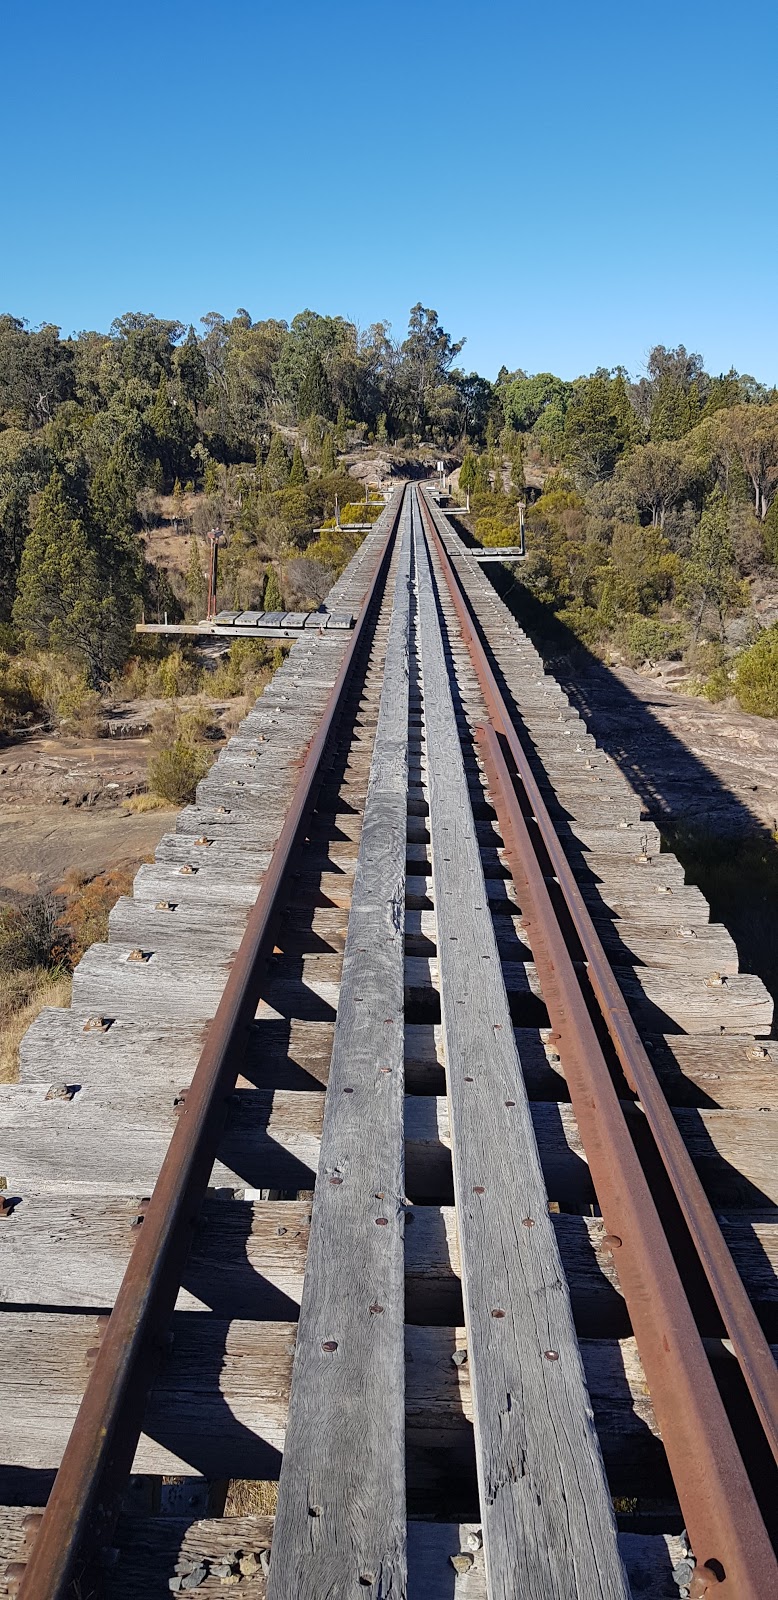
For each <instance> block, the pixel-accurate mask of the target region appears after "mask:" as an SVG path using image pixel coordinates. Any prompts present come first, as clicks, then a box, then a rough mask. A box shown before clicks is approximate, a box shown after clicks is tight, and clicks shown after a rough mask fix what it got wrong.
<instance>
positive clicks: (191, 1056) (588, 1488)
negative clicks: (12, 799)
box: [0, 489, 778, 1600]
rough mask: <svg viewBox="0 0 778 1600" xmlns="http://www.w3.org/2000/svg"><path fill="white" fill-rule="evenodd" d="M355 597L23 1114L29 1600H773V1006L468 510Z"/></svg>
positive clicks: (24, 1555)
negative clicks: (577, 699)
mask: <svg viewBox="0 0 778 1600" xmlns="http://www.w3.org/2000/svg"><path fill="white" fill-rule="evenodd" d="M329 603H330V607H331V608H332V609H337V610H341V611H351V612H353V613H355V614H356V613H358V615H359V621H358V624H357V627H356V628H355V630H354V631H353V633H351V634H349V635H345V634H339V635H337V636H335V635H334V633H333V631H331V630H327V632H322V633H321V634H315V635H312V636H311V637H310V638H305V639H303V640H301V641H300V642H299V643H297V644H295V646H294V647H293V649H292V651H291V653H290V656H289V658H288V660H287V662H286V664H285V666H284V667H283V668H282V669H281V670H280V671H279V672H278V673H277V674H276V676H275V678H274V680H273V682H272V684H271V685H270V686H269V687H268V689H267V690H266V691H265V694H264V695H263V696H262V698H261V699H260V701H259V702H258V703H257V706H256V708H255V709H254V711H253V712H252V713H251V714H250V716H249V717H248V718H247V719H246V721H245V722H244V724H243V725H242V726H241V728H240V729H239V731H238V733H237V735H236V736H235V738H234V739H233V740H231V742H230V744H229V746H228V747H227V749H226V750H225V751H224V752H223V753H222V756H221V757H220V760H219V761H218V763H217V764H216V767H215V768H214V769H213V770H212V772H211V774H210V775H209V777H208V778H207V779H206V780H205V781H204V783H203V784H202V785H201V786H200V790H199V791H198V802H197V805H196V806H194V807H190V808H188V809H187V810H186V811H184V812H183V813H182V815H181V817H180V818H179V821H178V827H177V830H176V832H175V833H174V834H169V835H166V836H165V838H164V839H163V840H162V842H161V844H160V846H159V849H158V852H157V859H156V861H155V862H154V863H153V864H152V865H150V866H148V867H144V868H142V869H141V871H140V873H139V874H138V878H137V879H136V884H135V890H134V896H133V898H132V899H131V900H126V901H120V902H119V904H118V906H117V907H116V908H115V910H114V912H113V913H112V918H111V932H110V938H109V942H108V943H107V944H106V945H104V946H94V947H93V948H92V950H91V951H89V952H88V954H87V956H86V957H85V958H84V960H83V961H82V963H81V965H80V967H79V968H78V970H77V972H76V975H75V981H74V992H73V1005H72V1009H71V1010H70V1011H69V1012H53V1011H52V1012H48V1013H44V1014H43V1016H42V1017H41V1018H40V1019H39V1021H38V1022H37V1023H36V1024H35V1025H34V1027H33V1028H32V1029H31V1031H30V1033H29V1034H28V1036H27V1039H26V1041H25V1043H24V1046H23V1051H22V1070H21V1081H20V1083H19V1084H17V1085H12V1086H8V1087H6V1088H3V1089H2V1090H0V1104H1V1105H2V1117H3V1125H4V1133H3V1150H4V1156H3V1161H2V1168H3V1173H4V1174H5V1175H6V1183H7V1188H6V1189H5V1191H4V1196H5V1198H4V1202H3V1206H2V1210H3V1215H2V1217H0V1281H1V1282H2V1294H3V1307H2V1312H1V1313H0V1315H1V1316H2V1331H3V1376H2V1380H1V1381H0V1383H1V1389H2V1405H1V1406H0V1502H2V1506H1V1507H0V1596H3V1597H4V1596H6V1595H8V1596H11V1595H18V1596H19V1597H20V1600H53V1597H54V1596H65V1595H68V1594H75V1595H78V1596H79V1597H80V1600H86V1597H87V1596H89V1595H91V1594H98V1593H101V1592H102V1593H103V1594H106V1595H109V1596H115V1597H117V1600H125V1597H131V1596H143V1597H144V1600H145V1597H147V1596H149V1597H153V1596H157V1595H160V1596H161V1595H166V1594H169V1593H171V1592H174V1593H176V1592H189V1591H195V1592H196V1593H197V1594H198V1595H199V1596H202V1597H203V1600H206V1597H207V1600H210V1597H211V1596H214V1595H217V1594H219V1595H222V1594H224V1593H226V1592H227V1591H228V1590H229V1589H233V1588H234V1589H235V1591H236V1592H237V1593H238V1594H239V1595H241V1596H246V1597H248V1600H260V1597H261V1600H297V1597H298V1596H300V1597H306V1600H324V1597H328V1596H333V1597H334V1596H343V1597H349V1600H351V1597H357V1596H359V1595H363V1594H364V1595H372V1596H374V1597H378V1596H380V1597H382V1600H386V1597H389V1596H391V1597H392V1600H399V1597H403V1596H405V1595H406V1594H407V1595H409V1596H410V1597H411V1600H418V1597H420V1596H422V1595H424V1596H425V1600H426V1597H430V1600H444V1597H445V1600H449V1597H455V1600H476V1597H477V1600H485V1597H487V1596H488V1597H489V1600H502V1597H509V1596H510V1597H513V1596H516V1597H518V1596H522V1597H524V1596H527V1597H529V1596H532V1597H533V1600H540V1597H542V1600H562V1597H564V1600H573V1597H578V1600H599V1597H603V1600H604V1597H607V1600H617V1597H619V1600H621V1597H627V1596H630V1595H631V1596H633V1597H634V1600H660V1597H673V1596H679V1595H684V1594H687V1593H688V1594H690V1595H691V1596H693V1597H695V1596H696V1597H699V1596H701V1595H704V1594H711V1595H713V1594H716V1595H721V1597H722V1600H756V1597H757V1596H759V1600H765V1597H767V1596H770V1595H772V1594H774V1593H776V1594H778V1567H776V1561H775V1551H774V1541H775V1539H776V1526H775V1508H776V1504H778V1496H776V1493H775V1490H776V1477H775V1456H774V1450H775V1429H776V1413H777V1409H778V1408H777V1405H776V1394H775V1369H774V1361H773V1352H772V1350H771V1346H770V1343H769V1341H770V1340H773V1341H775V1340H776V1339H778V1290H777V1288H776V1272H775V1268H776V1262H777V1261H778V1209H777V1208H778V1160H776V1144H775V1122H776V1117H775V1110H776V1093H775V1084H776V1076H775V1062H776V1059H778V1046H776V1045H775V1044H774V1043H773V1042H771V1040H770V1037H769V1035H770V1032H771V1025H772V1005H771V1002H770V999H769V996H768V995H767V994H766V992H765V991H764V989H763V987H762V985H761V984H760V983H759V981H758V980H757V979H755V978H752V977H749V976H748V975H743V974H740V973H739V972H738V964H737V955H736V951H735V947H734V945H733V943H732V941H731V939H730V938H729V936H728V934H727V933H726V931H725V930H724V929H722V928H719V927H715V926H713V925H711V923H710V921H709V913H708V908H707V905H706V904H705V902H704V900H703V898H702V896H701V895H700V894H699V891H697V890H696V889H692V888H690V887H688V886H686V885H685V884H684V880H683V874H682V871H681V869H680V867H679V864H678V862H677V861H676V860H675V858H674V857H673V856H671V855H668V854H666V853H664V852H660V841H659V836H658V833H657V830H656V828H655V827H654V825H653V824H652V823H651V822H649V821H646V820H645V818H643V816H642V814H641V808H640V804H639V802H638V800H637V798H636V797H635V795H634V794H633V792H632V791H631V790H630V789H629V787H628V785H627V784H626V782H625V781H624V780H623V779H622V778H621V776H620V774H619V772H618V770H617V769H616V767H615V766H614V765H613V763H612V762H610V761H609V760H607V759H606V758H605V757H604V756H603V755H602V754H601V753H600V752H599V751H598V749H597V747H596V743H595V740H594V738H593V737H592V736H591V735H590V734H589V733H588V732H587V730H586V728H585V726H584V724H583V722H582V721H581V719H580V718H579V717H578V716H577V714H576V713H575V712H574V711H573V710H572V709H571V707H570V705H569V703H568V701H567V698H566V696H565V695H564V694H563V693H562V692H561V691H560V689H559V688H558V686H557V685H556V684H555V682H554V681H553V679H551V678H550V677H549V676H548V675H547V674H545V672H544V670H543V665H542V662H541V661H540V658H539V657H538V656H537V653H536V652H535V651H534V649H533V647H532V646H531V644H530V642H529V641H528V640H527V638H526V636H524V635H523V634H522V632H521V630H520V629H519V628H518V627H517V625H516V623H515V621H514V620H513V618H512V617H511V616H510V614H509V613H508V612H507V610H506V609H505V607H504V606H503V604H502V602H501V601H500V600H499V599H498V598H497V596H496V594H495V592H494V590H493V589H492V587H491V585H490V584H489V582H488V579H487V578H486V577H485V576H484V575H483V574H482V573H481V572H480V571H479V569H478V566H477V563H476V562H475V561H474V560H473V559H472V558H470V557H469V556H468V554H467V552H466V551H465V550H464V549H463V547H462V546H461V545H460V543H459V541H458V540H457V539H456V538H455V536H454V535H453V534H452V532H451V531H450V529H449V526H448V524H447V522H446V519H445V517H443V516H442V515H441V514H440V512H439V511H438V510H437V508H436V507H435V506H434V504H433V502H432V501H431V499H430V498H429V497H428V496H427V495H426V494H425V493H424V491H423V490H421V491H418V490H415V489H409V490H406V491H405V492H404V493H401V494H398V495H397V496H395V498H394V500H393V502H392V504H391V505H390V506H389V507H388V508H387V510H386V511H385V512H384V513H383V515H382V517H381V519H380V521H379V523H378V524H376V526H375V528H374V530H373V532H372V533H370V534H369V535H368V536H367V538H366V540H365V542H364V544H363V545H362V547H361V550H360V552H359V554H358V557H356V558H355V560H354V562H352V564H351V566H350V568H349V569H347V572H346V573H345V574H344V576H343V578H342V579H341V580H340V583H339V584H338V585H337V586H336V589H335V590H334V591H333V593H332V595H331V596H330V601H329ZM325 1090H326V1092H325ZM109 1313H111V1314H110V1316H109ZM82 1399H83V1404H82V1403H81V1402H82ZM79 1407H80V1409H79ZM74 1424H75V1426H74ZM58 1468H60V1470H59V1473H58V1475H57V1476H56V1477H55V1474H57V1469H58ZM276 1484H277V1486H278V1487H277V1492H276V1489H275V1487H274V1486H275V1485H276ZM47 1501H48V1505H47V1509H46V1511H45V1514H44V1515H42V1510H43V1507H44V1505H46V1503H47ZM3 1567H4V1572H3Z"/></svg>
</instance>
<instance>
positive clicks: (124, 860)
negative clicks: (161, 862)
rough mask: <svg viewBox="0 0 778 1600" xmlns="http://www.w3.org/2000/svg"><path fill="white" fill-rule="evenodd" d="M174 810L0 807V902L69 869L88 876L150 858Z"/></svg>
mask: <svg viewBox="0 0 778 1600" xmlns="http://www.w3.org/2000/svg"><path fill="white" fill-rule="evenodd" d="M175 814H176V813H175V810H174V809H173V808H170V809H168V808H165V810H160V811H147V812H144V813H142V814H141V815H140V816H132V815H129V814H127V813H126V812H124V811H122V810H120V809H119V808H118V807H117V808H116V809H115V810H110V811H107V810H106V811H98V810H94V809H90V810H84V809H79V810H75V809H74V810H70V809H69V808H68V809H65V808H62V809H55V808H54V807H52V806H36V805H31V804H29V803H26V804H24V805H20V806H10V805H0V901H1V900H4V899H5V900H8V899H15V898H17V896H23V895H28V894H35V893H37V892H39V891H42V892H45V891H46V890H49V889H54V888H56V886H57V884H59V883H61V881H62V879H63V877H64V876H65V873H66V872H69V871H70V870H71V868H76V869H78V871H80V872H84V873H87V874H88V875H89V876H90V877H92V876H94V874H96V873H98V872H104V871H105V869H106V868H107V867H116V866H124V865H125V864H128V865H134V864H135V863H136V862H140V861H143V860H144V859H145V858H146V857H153V855H154V850H155V847H156V845H157V843H158V841H159V839H161V837H162V834H163V833H165V832H166V831H167V830H168V829H169V828H170V827H171V826H172V824H173V818H174V817H175Z"/></svg>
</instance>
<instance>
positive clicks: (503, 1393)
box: [414, 513, 628, 1600]
mask: <svg viewBox="0 0 778 1600" xmlns="http://www.w3.org/2000/svg"><path fill="white" fill-rule="evenodd" d="M414 522H415V526H414V551H415V557H416V572H417V581H418V605H419V637H420V646H421V665H422V673H421V690H422V695H423V702H424V723H425V729H426V738H427V757H428V773H429V828H430V840H431V855H432V877H433V895H434V902H435V913H436V917H437V939H438V960H439V964H440V983H441V1013H442V1029H443V1045H444V1056H445V1065H446V1083H447V1089H448V1100H449V1108H450V1124H451V1144H452V1154H453V1174H454V1194H455V1199H456V1207H457V1217H458V1224H459V1249H460V1260H461V1271H462V1292H463V1297H464V1305H465V1318H466V1323H467V1340H468V1344H467V1350H468V1364H469V1367H470V1376H471V1383H472V1387H473V1403H474V1412H475V1431H476V1459H477V1465H478V1482H479V1488H480V1498H481V1515H482V1517H483V1529H484V1548H485V1557H486V1571H487V1577H488V1589H489V1595H490V1597H492V1600H498V1596H499V1597H504V1600H510V1597H515V1600H519V1597H528V1596H530V1595H532V1596H535V1595H537V1596H547V1595H552V1594H553V1595H554V1596H557V1595H558V1596H560V1597H562V1596H565V1597H569V1600H575V1597H576V1596H581V1595H586V1596H591V1597H592V1600H594V1597H595V1596H602V1597H603V1600H605V1597H606V1596H607V1597H608V1600H616V1597H626V1596H627V1595H628V1587H627V1581H626V1577H625V1574H624V1569H623V1565H622V1562H621V1558H620V1556H619V1553H618V1546H617V1541H616V1524H615V1518H614V1515H613V1507H612V1504H611V1501H610V1497H609V1493H608V1486H607V1483H606V1479H605V1472H604V1468H603V1462H602V1455H601V1451H600V1444H599V1441H598V1438H597V1433H596V1430H595V1427H594V1419H593V1413H592V1409H591V1403H590V1400H589V1396H588V1393H587V1389H586V1380H585V1376H584V1371H583V1366H582V1362H581V1355H580V1349H579V1344H578V1339H577V1337H576V1332H575V1326H574V1321H573V1313H572V1308H571V1305H570V1299H569V1294H568V1291H567V1286H566V1284H565V1280H564V1274H563V1271H562V1265H561V1261H560V1259H559V1251H558V1248H557V1243H556V1238H555V1235H554V1229H553V1224H552V1223H551V1220H550V1217H549V1214H548V1198H547V1190H546V1184H545V1182H544V1178H543V1173H542V1170H541V1163H540V1158H539V1155H538V1148H537V1144H536V1142H535V1134H534V1130H533V1126H532V1119H531V1115H530V1109H529V1102H528V1100H527V1094H526V1089H525V1086H524V1082H523V1078H522V1072H521V1065H520V1062H519V1059H518V1056H517V1053H516V1045H515V1040H514V1036H513V1029H512V1026H511V1015H510V1009H509V1004H508V997H507V994H506V991H505V984H504V980H503V975H502V970H501V964H500V959H499V954H498V951H497V945H496V941H495V935H494V927H493V924H492V919H491V916H490V913H489V906H488V902H487V898H486V893H485V880H484V875H483V867H482V862H481V855H480V851H479V847H478V842H477V839H476V834H475V826H474V819H473V813H472V809H471V804H470V797H469V794H468V788H467V782H466V778H465V771H464V765H463V761H462V754H461V749H460V741H459V734H458V731H457V727H456V721H455V717H454V707H453V702H452V696H451V685H450V682H449V674H448V669H447V666H446V661H445V656H444V648H443V640H442V636H441V629H440V623H439V620H438V614H437V609H436V597H435V591H434V589H433V584H432V580H431V573H430V566H429V560H428V555H427V548H426V543H425V540H424V536H423V532H422V528H421V522H420V520H419V519H418V513H417V514H416V517H415V519H414Z"/></svg>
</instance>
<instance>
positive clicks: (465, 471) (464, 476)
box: [459, 450, 476, 494]
mask: <svg viewBox="0 0 778 1600" xmlns="http://www.w3.org/2000/svg"><path fill="white" fill-rule="evenodd" d="M475 480H476V464H475V456H474V455H473V452H472V450H468V451H466V453H465V455H464V457H463V459H462V465H461V467H460V469H459V487H460V489H461V490H462V491H463V493H464V494H469V493H470V491H471V490H472V489H474V488H475Z"/></svg>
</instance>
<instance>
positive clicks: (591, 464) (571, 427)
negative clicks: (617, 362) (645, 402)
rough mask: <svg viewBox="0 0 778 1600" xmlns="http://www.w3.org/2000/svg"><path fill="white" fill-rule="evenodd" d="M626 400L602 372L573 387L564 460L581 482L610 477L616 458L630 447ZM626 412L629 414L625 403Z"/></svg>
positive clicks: (567, 418) (616, 383)
mask: <svg viewBox="0 0 778 1600" xmlns="http://www.w3.org/2000/svg"><path fill="white" fill-rule="evenodd" d="M625 398H626V396H625V394H624V390H623V383H622V386H621V388H619V387H618V380H613V381H611V380H610V378H609V376H608V374H607V373H605V372H596V373H594V375H593V376H592V377H591V378H584V379H582V380H581V381H580V382H579V383H577V384H576V385H575V386H574V390H573V395H572V398H571V400H570V404H569V406H568V408H567V412H566V415H565V428H564V448H565V456H566V457H567V459H568V460H569V461H570V462H572V464H573V465H574V466H575V467H576V468H577V470H578V472H579V473H580V474H581V476H582V478H584V479H585V480H588V481H589V482H593V483H596V482H597V481H598V480H599V479H601V478H607V477H610V475H611V473H612V472H613V469H614V467H615V465H616V462H617V461H618V459H619V456H620V455H622V453H623V452H624V450H625V449H626V448H627V446H628V444H629V443H630V421H629V418H628V417H627V416H626V414H625V410H624V400H625ZM627 410H628V411H630V415H631V408H630V407H629V402H627Z"/></svg>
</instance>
